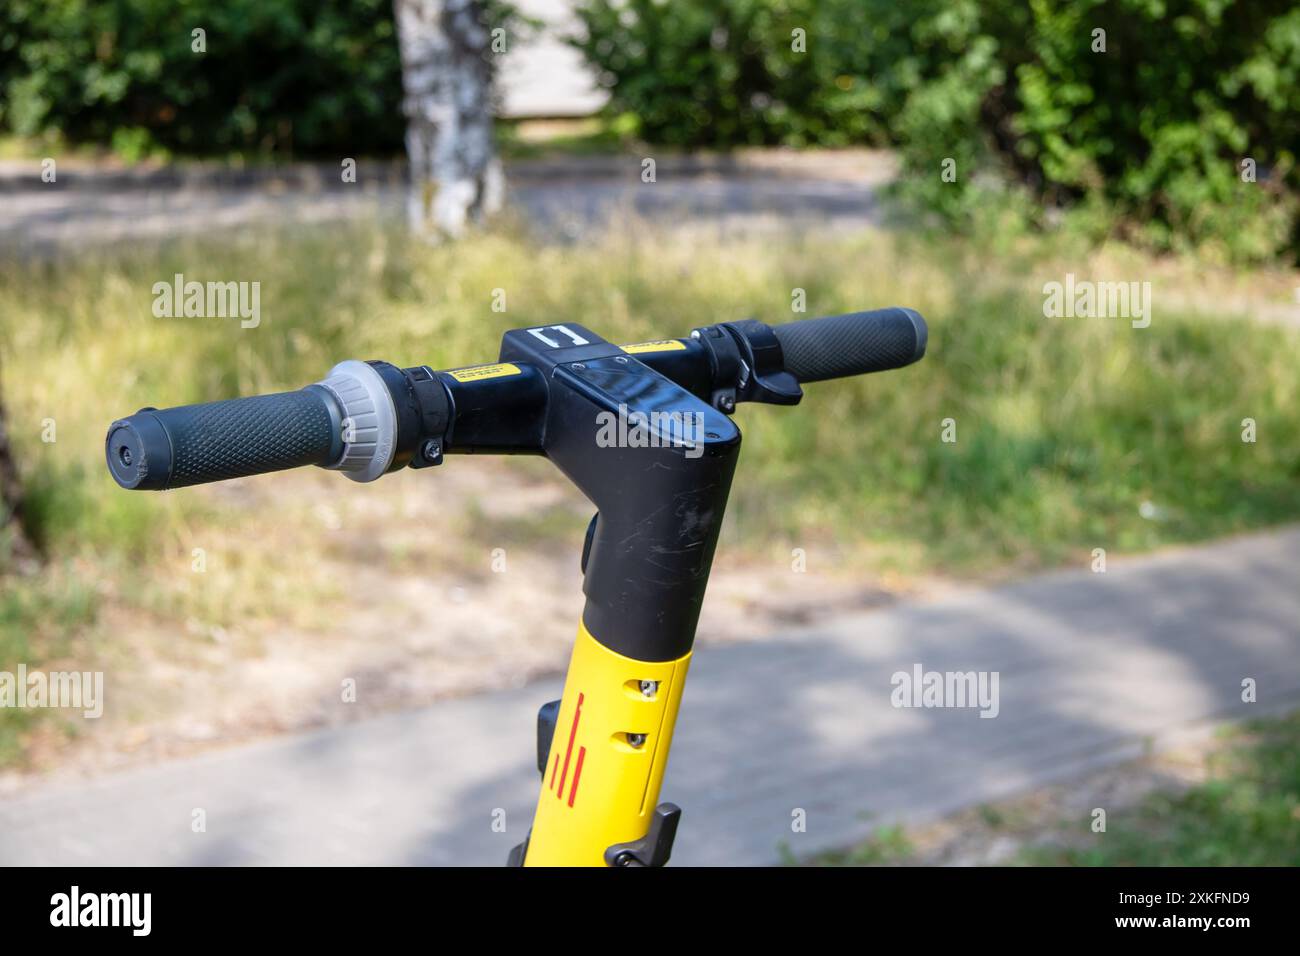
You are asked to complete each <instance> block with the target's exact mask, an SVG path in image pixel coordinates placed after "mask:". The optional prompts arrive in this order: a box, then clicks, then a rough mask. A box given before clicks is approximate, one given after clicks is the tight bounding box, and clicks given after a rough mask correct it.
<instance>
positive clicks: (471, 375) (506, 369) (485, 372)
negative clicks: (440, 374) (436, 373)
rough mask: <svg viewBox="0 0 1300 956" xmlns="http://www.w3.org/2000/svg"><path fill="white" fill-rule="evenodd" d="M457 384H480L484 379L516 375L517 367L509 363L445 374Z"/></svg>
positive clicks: (458, 369)
mask: <svg viewBox="0 0 1300 956" xmlns="http://www.w3.org/2000/svg"><path fill="white" fill-rule="evenodd" d="M447 374H448V375H450V376H451V377H452V378H454V379H455V380H456V381H458V382H481V381H483V380H484V379H486V378H505V377H506V376H507V375H518V374H519V366H518V365H511V364H510V363H509V362H501V363H500V364H497V365H475V366H474V367H473V368H456V369H452V370H451V371H450V372H448V373H447Z"/></svg>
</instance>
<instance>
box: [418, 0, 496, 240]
mask: <svg viewBox="0 0 1300 956" xmlns="http://www.w3.org/2000/svg"><path fill="white" fill-rule="evenodd" d="M394 13H395V16H396V20H397V36H398V44H399V47H400V50H401V57H402V88H403V92H404V97H403V102H402V109H403V112H404V113H405V115H406V120H407V126H406V152H407V156H408V158H409V160H410V168H411V185H410V194H409V196H408V198H407V216H408V218H409V220H410V224H411V228H412V229H413V230H414V231H415V232H416V234H417V235H420V236H422V237H424V238H426V239H430V240H437V239H440V238H444V237H452V238H454V237H456V236H460V235H462V234H463V233H464V232H465V229H466V228H467V227H468V226H469V225H470V224H471V223H476V222H481V221H482V220H483V219H484V218H486V217H487V216H489V215H491V214H492V213H494V212H496V211H497V210H498V209H499V208H500V207H501V203H502V200H503V194H504V191H505V180H504V176H503V174H502V171H501V164H500V161H499V160H498V159H497V156H496V153H495V150H494V147H493V134H492V72H493V70H492V56H493V53H492V52H491V51H490V43H491V34H490V32H489V28H488V26H487V24H486V22H485V20H484V16H483V4H482V2H480V0H394Z"/></svg>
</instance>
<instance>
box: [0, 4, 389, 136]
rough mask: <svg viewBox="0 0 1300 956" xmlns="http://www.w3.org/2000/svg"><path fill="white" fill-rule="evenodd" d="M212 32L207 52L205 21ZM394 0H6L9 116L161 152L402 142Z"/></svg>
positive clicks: (1, 43)
mask: <svg viewBox="0 0 1300 956" xmlns="http://www.w3.org/2000/svg"><path fill="white" fill-rule="evenodd" d="M196 29H202V30H204V31H205V33H206V37H205V40H206V52H203V53H197V52H195V51H194V50H193V49H192V45H193V36H192V31H194V30H196ZM401 91H402V86H401V65H400V61H399V56H398V49H397V39H396V36H395V29H394V24H393V13H392V0H113V2H104V0H6V2H5V3H4V4H0V127H3V128H5V129H7V130H8V131H10V132H11V133H14V134H17V135H19V136H23V137H33V136H39V135H44V134H49V133H58V134H60V135H61V136H62V137H63V138H64V139H65V140H67V141H70V142H73V143H84V142H89V143H94V144H104V145H108V144H111V145H112V146H113V147H114V148H115V149H117V150H120V151H121V152H122V153H123V154H124V155H127V156H128V157H136V156H140V155H143V154H147V153H152V152H161V151H165V152H173V153H187V154H194V153H204V154H211V153H217V154H225V153H240V154H279V155H283V154H297V155H318V154H329V155H338V154H339V153H340V152H342V153H344V154H346V155H357V154H361V155H374V154H383V153H391V152H394V151H396V150H399V149H400V148H401V144H402V135H403V130H404V121H403V118H402V114H401Z"/></svg>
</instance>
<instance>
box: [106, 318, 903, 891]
mask: <svg viewBox="0 0 1300 956" xmlns="http://www.w3.org/2000/svg"><path fill="white" fill-rule="evenodd" d="M925 346H926V327H925V322H924V320H922V318H921V316H919V315H918V314H917V313H916V312H913V311H911V310H910V309H899V308H894V309H881V310H878V311H873V312H859V313H854V314H850V315H839V316H832V317H828V318H821V319H809V320H804V321H798V322H791V323H787V324H785V325H778V326H775V327H771V326H768V325H765V324H764V323H762V322H758V321H755V320H752V319H750V320H745V321H741V322H724V323H721V324H719V325H712V326H707V327H705V328H700V329H696V330H695V331H693V332H692V333H691V334H690V336H689V337H688V338H683V339H665V340H662V341H657V342H643V343H641V344H639V345H625V346H618V345H612V344H611V343H609V342H606V341H605V340H604V339H602V338H601V337H600V336H599V335H597V334H596V333H594V332H592V331H590V330H589V329H587V328H585V327H583V326H581V325H577V324H575V323H565V324H562V325H550V326H545V327H539V328H527V329H515V330H513V331H510V332H507V333H506V334H505V336H504V338H503V340H502V343H501V353H500V357H499V358H498V359H497V361H496V362H495V363H493V364H491V365H477V366H471V367H467V368H458V369H451V370H449V371H433V370H432V369H430V368H428V367H427V366H417V367H414V368H405V369H402V368H397V367H396V366H394V365H390V364H388V363H387V362H360V361H346V362H341V363H340V364H338V365H336V366H335V367H334V368H333V369H332V370H331V371H330V373H329V375H328V376H326V378H325V379H324V380H322V381H320V382H317V383H315V384H314V385H309V386H307V387H306V388H303V389H300V390H299V391H296V392H284V393H281V394H277V395H263V396H258V397H255V398H240V399H233V400H231V401H224V402H213V403H210V404H206V405H188V406H184V407H180V408H169V409H164V410H161V411H159V410H157V409H153V408H146V409H143V410H141V411H140V412H137V413H136V414H134V415H132V416H130V417H129V418H124V419H122V420H120V421H117V422H114V423H113V424H112V426H111V427H110V428H109V431H108V438H107V441H106V452H107V456H108V467H109V470H110V471H111V472H112V474H113V477H114V478H115V479H116V480H117V482H118V484H120V485H121V486H122V487H124V488H138V489H157V490H161V489H167V488H180V487H183V486H186V485H194V484H199V483H201V482H208V481H221V480H223V479H227V478H238V477H243V476H246V475H255V474H260V473H262V472H271V471H280V470H282V469H285V468H293V467H297V466H299V465H319V466H321V467H324V468H330V469H334V470H338V471H342V472H343V473H344V474H346V475H347V476H348V477H349V478H353V479H355V480H357V481H372V480H374V479H375V478H378V477H379V476H380V475H383V474H386V473H388V472H390V471H395V470H397V469H398V468H403V467H406V466H408V465H409V466H410V467H412V468H427V467H430V466H432V465H438V464H441V463H442V461H443V456H444V455H447V454H452V453H474V454H484V453H498V454H540V455H545V456H546V457H547V458H549V459H550V460H551V461H553V462H555V464H556V465H557V466H558V467H559V468H560V470H561V471H562V472H564V474H565V475H567V476H568V477H569V479H570V480H572V481H573V482H574V484H576V485H577V486H578V488H580V489H581V490H582V491H583V493H584V494H586V495H587V497H588V498H590V499H591V501H592V503H593V504H595V506H596V509H597V513H596V516H595V517H594V518H593V519H592V522H591V525H590V526H589V527H588V529H587V539H586V544H585V546H584V548H583V555H582V567H583V572H584V583H583V591H584V592H585V593H586V596H587V601H586V606H585V608H584V609H583V613H582V621H581V622H580V624H579V626H578V637H577V642H576V643H575V645H574V648H573V657H572V659H571V661H570V663H569V671H568V676H567V678H566V680H565V685H564V696H563V697H562V698H561V699H560V700H558V701H553V702H551V703H549V704H546V705H544V706H543V707H542V709H541V712H540V713H539V715H538V733H537V737H538V740H537V757H538V769H539V770H540V771H541V773H542V782H541V795H540V797H539V799H538V805H537V814H536V816H535V818H534V820H533V826H532V829H531V830H530V831H529V837H528V839H527V840H525V841H524V843H522V844H521V845H519V846H518V847H516V848H515V849H514V851H512V853H511V857H510V862H511V863H512V864H517V865H526V866H602V865H609V866H661V865H663V864H664V863H665V862H667V860H668V856H669V853H670V852H671V850H672V842H673V836H674V834H675V832H676V830H677V822H678V819H679V818H680V816H681V811H680V810H679V809H678V808H677V807H675V806H673V805H672V804H670V803H664V804H660V803H659V802H658V800H659V789H660V784H661V782H662V781H663V775H664V768H665V766H666V764H667V762H668V750H669V746H670V745H671V743H672V736H673V725H674V723H675V721H676V719H677V709H678V707H679V705H680V704H681V700H682V687H683V685H684V683H685V681H686V671H687V668H688V666H689V665H690V659H691V645H692V643H693V641H694V638H695V625H696V621H697V619H698V617H699V613H700V605H701V602H702V601H703V599H704V589H705V585H706V584H707V582H708V578H709V568H710V566H711V564H712V562H713V551H714V547H715V546H716V544H717V540H718V530H719V527H720V526H721V524H722V513H723V509H724V508H725V507H726V504H727V494H728V491H729V490H730V488H731V479H732V475H733V473H734V471H735V468H736V459H737V456H738V454H739V452H740V431H739V430H738V429H737V428H736V426H735V425H734V424H733V423H732V421H731V419H730V418H729V417H728V415H729V414H730V413H731V412H733V411H734V410H735V407H736V404H737V403H738V402H767V403H770V404H776V405H794V404H797V403H798V402H799V400H800V399H801V398H802V397H803V393H802V391H801V389H800V383H806V382H816V381H822V380H825V379H831V378H839V377H842V376H846V375H858V374H862V373H865V372H877V371H881V370H884V369H892V368H899V367H901V366H904V365H909V364H911V363H912V362H915V361H916V360H917V359H919V358H921V356H922V355H924V354H925Z"/></svg>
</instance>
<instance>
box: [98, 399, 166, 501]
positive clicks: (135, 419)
mask: <svg viewBox="0 0 1300 956" xmlns="http://www.w3.org/2000/svg"><path fill="white" fill-rule="evenodd" d="M104 454H105V456H106V457H107V459H108V470H109V473H110V474H112V476H113V480H114V481H116V482H117V483H118V484H119V485H121V486H122V487H123V488H129V489H141V490H149V491H159V490H162V489H163V488H166V487H167V481H168V479H169V478H170V477H171V470H172V445H171V441H170V440H169V439H168V437H167V432H166V430H164V428H163V427H162V423H161V422H159V421H158V419H157V418H156V417H155V416H154V415H153V409H149V408H145V409H141V410H140V411H139V412H137V413H136V414H134V415H132V416H130V417H129V418H123V419H120V420H119V421H115V422H113V424H112V425H110V426H109V427H108V436H107V437H106V438H105V439H104Z"/></svg>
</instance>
